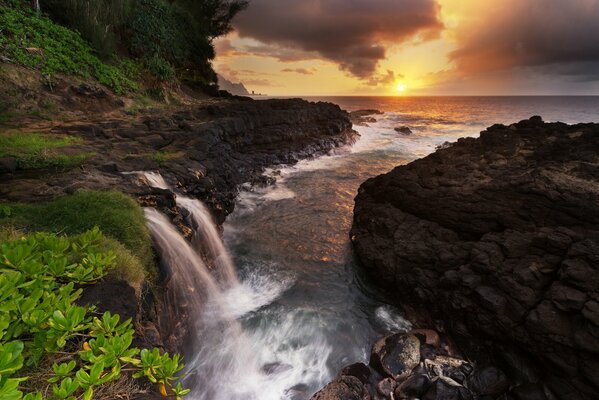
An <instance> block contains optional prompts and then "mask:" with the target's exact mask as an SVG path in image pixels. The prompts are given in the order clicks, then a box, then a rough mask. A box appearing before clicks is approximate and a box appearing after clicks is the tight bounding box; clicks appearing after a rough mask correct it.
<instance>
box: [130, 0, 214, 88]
mask: <svg viewBox="0 0 599 400" xmlns="http://www.w3.org/2000/svg"><path fill="white" fill-rule="evenodd" d="M129 26H130V29H131V40H130V51H131V53H132V54H133V55H135V56H137V57H140V58H142V59H144V60H145V63H146V66H147V68H148V69H149V70H150V71H151V72H152V74H154V76H156V77H157V78H158V79H160V80H163V81H167V80H170V79H172V78H171V76H172V73H171V70H172V72H174V71H175V68H174V66H175V67H176V70H177V71H178V72H179V74H180V76H185V75H189V74H193V73H196V72H199V74H200V76H201V77H202V78H203V79H205V80H207V81H214V79H215V74H214V71H213V70H212V68H211V66H210V60H211V59H212V58H214V48H213V46H212V40H211V38H210V37H209V36H208V33H207V32H206V31H202V30H198V29H197V27H196V25H195V21H194V19H193V17H192V15H191V14H189V12H188V10H186V9H184V8H182V7H180V6H179V5H178V4H177V3H175V2H168V1H165V0H138V1H137V2H136V4H135V8H134V11H133V13H132V18H131V21H130V24H129ZM169 64H170V66H171V68H169Z"/></svg>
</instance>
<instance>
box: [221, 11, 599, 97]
mask: <svg viewBox="0 0 599 400" xmlns="http://www.w3.org/2000/svg"><path fill="white" fill-rule="evenodd" d="M234 25H235V28H236V30H235V31H234V32H233V33H231V34H229V35H228V36H227V37H225V38H221V39H219V40H218V41H217V42H216V51H217V58H216V60H215V62H214V65H215V68H216V70H217V71H218V72H219V73H220V74H222V75H223V76H224V77H225V78H227V79H229V80H232V81H234V82H238V81H241V82H243V83H244V84H245V85H246V87H247V88H248V89H249V90H254V91H256V92H257V93H258V92H260V93H267V94H269V95H305V96H307V95H509V94H517V95H523V94H599V0H495V1H492V0H250V7H249V8H248V9H247V10H246V11H244V12H243V13H242V14H240V15H239V16H238V17H236V20H235V23H234Z"/></svg>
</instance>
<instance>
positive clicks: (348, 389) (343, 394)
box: [311, 376, 364, 400]
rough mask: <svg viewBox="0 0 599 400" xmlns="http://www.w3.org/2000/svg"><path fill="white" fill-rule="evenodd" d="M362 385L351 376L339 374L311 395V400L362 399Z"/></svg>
mask: <svg viewBox="0 0 599 400" xmlns="http://www.w3.org/2000/svg"><path fill="white" fill-rule="evenodd" d="M363 393H364V385H363V384H362V382H360V380H359V379H358V378H356V377H353V376H339V377H338V378H337V379H335V380H334V381H333V382H331V383H329V384H328V385H326V386H325V387H324V388H323V389H322V390H320V391H319V392H318V393H316V394H315V395H314V396H312V398H311V400H362V398H363Z"/></svg>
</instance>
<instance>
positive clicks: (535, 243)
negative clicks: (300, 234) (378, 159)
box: [351, 117, 599, 398]
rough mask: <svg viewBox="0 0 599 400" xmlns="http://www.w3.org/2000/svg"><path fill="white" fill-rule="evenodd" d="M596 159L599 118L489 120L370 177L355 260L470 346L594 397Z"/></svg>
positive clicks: (363, 191) (597, 392) (598, 317)
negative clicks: (511, 358) (498, 349)
mask: <svg viewBox="0 0 599 400" xmlns="http://www.w3.org/2000/svg"><path fill="white" fill-rule="evenodd" d="M598 165H599V124H578V125H566V124H562V123H543V122H542V119H541V118H539V117H533V118H531V119H529V120H526V121H522V122H520V123H518V124H513V125H511V126H509V127H506V126H503V125H495V126H493V127H491V128H489V129H487V130H486V131H483V132H482V133H481V135H480V138H478V139H474V138H465V139H460V140H458V141H457V142H456V143H454V144H452V145H451V146H450V147H447V148H443V149H440V150H438V151H437V152H435V153H433V154H431V155H430V156H428V157H425V158H423V159H420V160H417V161H414V162H412V163H410V164H408V165H404V166H400V167H398V168H396V169H395V170H393V171H391V172H389V173H388V174H384V175H381V176H378V177H376V178H374V179H370V180H368V181H366V182H365V183H364V184H363V185H362V186H361V187H360V189H359V192H358V196H357V197H356V205H355V209H354V223H353V227H352V230H351V237H352V243H353V245H354V248H355V252H356V254H357V256H358V258H359V259H360V261H361V263H362V264H363V265H364V267H365V268H366V270H367V272H368V273H369V274H370V275H371V277H372V278H373V279H374V280H375V281H376V282H377V283H378V284H380V285H381V286H384V287H385V288H387V289H389V290H391V291H392V292H393V293H395V294H396V295H397V300H398V302H400V303H401V304H403V305H406V306H409V307H412V308H413V309H414V310H416V312H417V313H420V314H421V315H426V316H427V318H430V319H433V320H440V321H443V323H444V329H445V330H446V331H447V333H448V334H449V335H450V336H452V337H453V338H454V339H456V340H457V341H459V342H460V345H461V347H463V348H464V349H465V350H466V351H467V352H471V353H472V354H474V353H475V352H477V351H483V352H485V351H487V352H489V353H492V352H494V348H495V346H504V347H505V346H509V350H510V351H511V352H513V353H517V354H523V355H526V357H528V358H530V359H531V360H533V362H532V365H533V366H534V368H535V369H536V370H537V372H538V375H539V376H540V379H541V381H543V382H551V381H555V379H557V378H561V379H564V380H565V381H567V380H568V379H578V380H580V382H579V383H577V385H578V389H579V390H580V391H581V392H582V393H593V395H594V396H595V397H597V398H599V385H597V384H596V383H595V382H594V379H589V378H588V377H589V376H591V374H590V373H589V372H588V368H587V367H586V366H585V360H590V359H593V358H596V349H597V346H599V344H598V342H597V338H599V334H598V332H597V327H598V326H599V324H598V323H599V306H598V303H597V298H596V293H597V292H599V257H598V256H597V254H599V228H598V226H599V207H598V206H597V204H599V191H597V190H596V187H597V184H598V182H599V167H598ZM439 199H443V201H439ZM483 343H484V345H482V344H483ZM428 350H430V349H428ZM428 350H427V356H430V351H428ZM506 372H508V373H509V374H510V375H516V374H512V373H511V372H510V371H506ZM528 375H531V374H528Z"/></svg>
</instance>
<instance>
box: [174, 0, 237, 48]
mask: <svg viewBox="0 0 599 400" xmlns="http://www.w3.org/2000/svg"><path fill="white" fill-rule="evenodd" d="M174 2H175V3H177V4H180V5H181V7H183V8H185V9H186V10H188V11H189V12H190V13H191V15H192V17H193V19H194V20H195V21H196V23H197V24H198V26H201V27H202V28H203V29H204V30H205V31H206V33H207V35H208V36H209V37H210V38H211V39H214V38H216V37H219V36H222V35H225V34H227V33H229V32H230V31H231V30H232V29H233V28H232V26H231V22H232V21H233V18H234V17H235V16H236V15H237V14H238V13H239V12H241V11H243V10H245V9H246V8H247V7H248V4H249V3H248V2H247V1H246V0H174Z"/></svg>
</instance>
